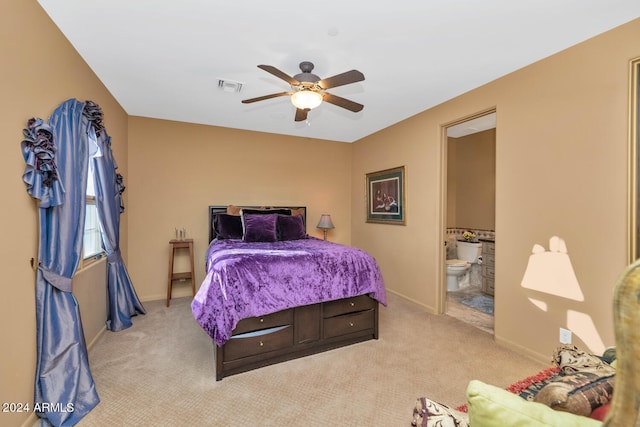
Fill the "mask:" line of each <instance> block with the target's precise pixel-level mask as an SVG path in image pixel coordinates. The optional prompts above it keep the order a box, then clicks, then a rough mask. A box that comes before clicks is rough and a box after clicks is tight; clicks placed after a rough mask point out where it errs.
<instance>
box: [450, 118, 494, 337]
mask: <svg viewBox="0 0 640 427" xmlns="http://www.w3.org/2000/svg"><path fill="white" fill-rule="evenodd" d="M496 130H497V129H496V111H495V110H490V111H485V112H483V113H480V114H477V115H474V116H471V117H467V118H465V119H462V120H460V121H457V122H454V123H452V124H450V125H447V126H445V127H444V132H443V150H442V152H443V162H442V164H443V177H442V178H443V183H444V185H443V201H444V212H445V213H444V218H443V221H442V223H443V236H444V241H445V243H444V253H443V257H442V258H443V259H444V260H445V261H444V262H443V268H444V274H443V275H442V278H443V280H442V284H441V286H442V287H441V290H442V292H441V294H442V295H443V300H444V301H443V307H444V312H445V313H446V314H447V315H449V316H452V317H455V318H458V319H460V320H462V321H464V322H466V323H469V324H472V325H474V326H476V327H478V328H480V329H482V330H485V331H487V332H489V333H492V334H493V332H494V297H495V292H494V268H495V258H494V252H495V240H496V233H495V187H496V185H495V162H496V150H495V147H496V144H495V143H496ZM460 242H462V243H460Z"/></svg>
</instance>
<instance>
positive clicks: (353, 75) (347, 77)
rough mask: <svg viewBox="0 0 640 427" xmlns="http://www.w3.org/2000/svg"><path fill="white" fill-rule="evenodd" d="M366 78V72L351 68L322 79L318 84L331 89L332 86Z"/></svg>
mask: <svg viewBox="0 0 640 427" xmlns="http://www.w3.org/2000/svg"><path fill="white" fill-rule="evenodd" d="M362 80H364V74H362V73H361V72H360V71H358V70H351V71H347V72H344V73H342V74H337V75H335V76H333V77H328V78H326V79H322V80H320V81H319V82H318V85H319V86H320V87H321V88H322V89H325V90H326V89H331V88H332V87H338V86H343V85H348V84H349V83H355V82H361V81H362Z"/></svg>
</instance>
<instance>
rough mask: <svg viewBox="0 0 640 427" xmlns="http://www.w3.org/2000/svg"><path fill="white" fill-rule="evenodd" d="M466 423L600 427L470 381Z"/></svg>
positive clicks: (482, 426) (500, 426) (478, 425)
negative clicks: (467, 419)
mask: <svg viewBox="0 0 640 427" xmlns="http://www.w3.org/2000/svg"><path fill="white" fill-rule="evenodd" d="M467 401H468V404H469V424H470V425H472V426H473V427H504V426H507V425H514V426H527V427H548V426H562V427H601V426H602V423H601V422H599V421H596V420H593V419H591V418H587V417H583V416H581V415H575V414H571V413H568V412H561V411H554V410H553V409H551V408H549V407H548V406H546V405H543V404H541V403H536V402H528V401H526V400H524V399H523V398H521V397H520V396H518V395H515V394H513V393H511V392H508V391H506V390H503V389H501V388H499V387H495V386H492V385H489V384H485V383H483V382H481V381H478V380H472V381H470V382H469V386H468V387H467Z"/></svg>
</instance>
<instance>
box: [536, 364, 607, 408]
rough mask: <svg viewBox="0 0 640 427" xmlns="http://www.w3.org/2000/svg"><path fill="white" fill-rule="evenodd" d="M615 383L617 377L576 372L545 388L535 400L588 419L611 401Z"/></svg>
mask: <svg viewBox="0 0 640 427" xmlns="http://www.w3.org/2000/svg"><path fill="white" fill-rule="evenodd" d="M614 381H615V375H607V376H600V375H597V374H594V373H591V372H576V373H573V374H569V375H564V376H561V377H558V378H556V379H555V380H554V381H553V382H551V383H549V384H547V385H546V386H544V387H543V388H542V389H541V390H540V391H539V392H538V394H536V397H535V398H534V399H533V400H534V402H539V403H543V404H545V405H547V406H549V407H550V408H552V409H555V410H556V411H565V412H571V413H574V414H578V415H584V416H585V417H588V416H590V415H591V412H593V410H594V409H596V408H599V407H600V406H602V405H606V404H607V403H609V402H610V401H611V399H612V398H613V384H614Z"/></svg>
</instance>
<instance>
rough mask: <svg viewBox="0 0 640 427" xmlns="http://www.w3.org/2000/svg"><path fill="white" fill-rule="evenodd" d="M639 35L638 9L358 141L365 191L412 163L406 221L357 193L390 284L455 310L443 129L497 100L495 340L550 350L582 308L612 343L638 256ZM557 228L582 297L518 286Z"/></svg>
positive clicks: (365, 242) (368, 241) (356, 177)
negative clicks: (631, 113)
mask: <svg viewBox="0 0 640 427" xmlns="http://www.w3.org/2000/svg"><path fill="white" fill-rule="evenodd" d="M638 40H640V20H635V21H633V22H631V23H629V24H627V25H624V26H622V27H619V28H617V29H615V30H613V31H610V32H608V33H605V34H603V35H600V36H598V37H596V38H594V39H591V40H588V41H587V42H585V43H582V44H580V45H578V46H575V47H573V48H571V49H568V50H566V51H563V52H560V53H558V54H556V55H554V56H552V57H549V58H547V59H545V60H543V61H540V62H538V63H536V64H533V65H531V66H528V67H526V68H524V69H521V70H519V71H517V72H514V73H512V74H510V75H508V76H506V77H504V78H501V79H499V80H497V81H494V82H492V83H490V84H487V85H485V86H483V87H480V88H478V89H476V90H474V91H471V92H469V93H467V94H464V95H462V96H460V97H458V98H456V99H453V100H451V101H449V102H446V103H444V104H442V105H439V106H437V107H435V108H433V109H430V110H428V111H425V112H423V113H421V114H418V115H416V116H414V117H412V118H410V119H408V120H406V121H404V122H402V123H399V124H397V125H395V126H392V127H390V128H387V129H385V130H383V131H381V132H378V133H376V134H375V135H372V136H370V137H367V138H364V139H363V140H360V141H358V142H356V143H355V144H353V191H354V192H356V191H360V190H361V188H362V186H361V183H362V182H363V181H362V180H363V179H364V174H365V173H367V172H370V171H372V170H378V169H385V168H388V167H393V166H398V165H406V166H407V171H408V172H407V173H408V179H407V182H408V188H407V197H408V201H407V225H406V226H405V227H398V226H388V225H377V224H366V223H365V222H364V205H363V202H362V200H360V199H358V198H354V199H353V200H354V202H353V225H352V230H353V231H352V243H353V244H354V245H355V246H359V247H362V248H364V249H366V250H369V251H371V252H372V253H374V254H375V256H376V258H377V259H378V262H379V263H380V264H381V267H382V269H383V275H384V276H385V280H386V282H387V286H388V287H389V289H390V290H391V291H393V292H396V293H399V294H402V295H404V296H406V297H408V298H410V299H412V300H415V301H417V302H419V303H420V304H422V305H423V306H425V307H426V308H428V309H430V310H432V311H434V312H440V311H441V310H442V309H443V307H442V306H441V302H442V292H441V286H442V285H441V283H442V268H443V267H442V266H441V263H442V261H441V260H442V259H443V258H444V254H443V245H442V242H443V235H442V231H441V230H442V225H443V222H444V221H442V218H446V212H445V211H446V209H444V208H443V206H444V204H443V202H442V200H441V194H442V191H441V188H443V186H442V179H441V176H442V174H443V167H442V164H441V159H442V157H443V156H442V146H443V145H442V144H443V142H442V141H443V137H442V132H441V127H442V126H443V125H446V124H448V123H451V122H453V121H456V120H459V119H461V118H464V117H467V116H470V115H473V114H477V113H479V112H482V111H487V110H489V109H492V108H494V107H495V108H496V110H497V117H498V125H497V134H496V224H495V229H496V236H497V243H496V309H495V336H496V339H497V340H498V341H499V342H501V343H503V344H505V345H508V346H511V347H514V348H518V349H520V350H521V351H523V352H526V353H528V354H530V355H531V356H533V357H536V358H539V359H540V360H544V361H546V360H548V358H549V357H550V355H551V352H552V351H553V349H554V348H555V346H556V345H557V344H558V331H559V327H566V325H567V313H568V311H569V310H573V311H576V312H583V313H586V314H587V315H588V316H590V317H591V320H592V321H593V323H594V325H595V328H596V334H595V337H596V338H597V339H600V340H601V341H602V343H603V344H604V345H613V344H614V337H613V326H612V311H611V300H612V289H613V286H614V282H615V281H616V280H617V278H618V277H619V275H620V274H621V273H622V271H623V269H624V267H625V264H626V260H627V253H626V245H627V225H626V224H627V145H628V142H627V131H628V111H627V109H628V68H629V60H631V59H632V58H634V57H638V56H640V45H638V42H637V41H638ZM554 235H557V236H560V237H562V238H564V239H565V242H566V244H567V246H568V250H569V255H570V256H571V259H572V262H573V267H574V269H575V272H576V275H577V278H578V281H579V283H580V285H581V286H582V291H583V293H584V295H585V300H584V302H576V301H570V300H566V299H563V298H559V297H554V296H551V295H547V294H536V293H534V291H527V290H524V289H523V288H521V287H520V282H521V279H522V276H523V273H524V270H525V268H526V266H527V261H528V257H529V254H530V252H531V248H532V246H533V244H535V243H539V244H541V245H543V246H544V247H545V248H548V240H549V238H550V237H552V236H554ZM529 297H533V298H537V299H541V300H543V301H544V302H545V303H546V304H547V308H546V311H543V310H541V309H539V308H537V307H536V306H534V305H533V304H531V303H530V301H529V300H528V298H529ZM583 326H588V325H586V323H585V325H583ZM583 336H584V338H585V339H586V340H588V341H589V345H587V344H586V343H585V342H584V341H583V340H582V339H581V337H580V336H576V334H575V333H574V343H576V344H578V345H580V346H584V347H588V346H591V347H592V348H596V349H597V348H598V347H599V344H598V343H597V339H594V338H593V336H591V335H589V336H588V335H587V334H584V335H583Z"/></svg>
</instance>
